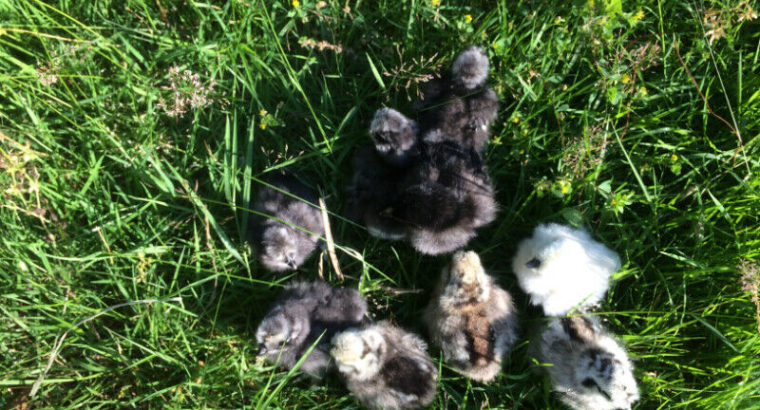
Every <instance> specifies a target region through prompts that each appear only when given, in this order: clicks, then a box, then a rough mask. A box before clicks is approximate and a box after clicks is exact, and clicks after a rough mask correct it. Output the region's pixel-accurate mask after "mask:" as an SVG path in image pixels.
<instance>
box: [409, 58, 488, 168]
mask: <svg viewBox="0 0 760 410" xmlns="http://www.w3.org/2000/svg"><path fill="white" fill-rule="evenodd" d="M488 70H489V64H488V56H487V55H486V53H485V51H484V50H483V49H482V48H481V47H477V46H470V47H467V48H466V49H464V51H462V52H461V53H459V55H458V56H457V57H456V59H455V60H454V63H453V64H452V65H451V68H450V69H449V70H448V71H447V72H446V73H444V75H443V76H442V77H441V78H439V79H434V80H432V81H430V82H429V83H428V85H427V87H426V89H425V91H424V95H425V97H424V98H423V99H422V100H421V101H420V102H418V103H417V104H416V106H417V108H418V113H419V114H418V117H419V124H420V129H421V130H422V140H423V141H424V142H426V143H436V142H441V141H454V142H457V143H459V144H461V145H462V146H465V147H468V148H471V149H473V150H475V152H477V153H478V154H479V155H482V154H483V151H484V150H485V148H486V145H487V144H488V139H489V138H490V135H491V131H490V126H491V123H492V122H493V121H494V120H495V119H496V116H497V112H498V109H499V98H498V96H497V95H496V93H495V92H494V91H493V90H492V89H491V88H490V87H488V85H487V84H486V79H487V78H488Z"/></svg>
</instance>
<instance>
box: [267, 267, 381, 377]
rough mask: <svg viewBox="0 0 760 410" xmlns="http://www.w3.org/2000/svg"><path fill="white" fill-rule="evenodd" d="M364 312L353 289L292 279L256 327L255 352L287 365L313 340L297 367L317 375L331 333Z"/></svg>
mask: <svg viewBox="0 0 760 410" xmlns="http://www.w3.org/2000/svg"><path fill="white" fill-rule="evenodd" d="M366 314H367V303H366V302H365V301H364V299H362V297H361V295H360V294H359V292H357V291H356V290H354V289H347V288H334V287H331V286H329V285H327V284H326V283H324V282H292V283H290V284H288V285H287V286H286V287H285V290H284V291H283V293H282V294H281V295H280V297H279V298H278V299H277V301H276V302H275V303H274V305H273V307H272V309H271V310H270V312H269V313H268V314H267V315H266V316H265V317H264V319H262V321H261V324H260V325H259V327H258V329H257V330H256V341H257V342H258V345H259V348H260V350H259V355H260V356H264V357H265V358H266V359H267V361H269V362H270V363H276V364H277V365H278V366H279V367H282V368H284V369H291V368H293V366H295V365H296V363H297V362H298V361H299V360H300V359H301V357H303V355H304V354H305V353H306V352H307V351H308V350H309V349H310V348H311V347H312V345H314V344H315V343H317V344H316V346H315V347H314V349H313V350H312V351H311V352H310V353H309V355H308V356H307V357H306V359H304V362H303V363H302V364H301V367H300V370H302V371H304V372H306V373H307V374H309V375H311V376H312V377H315V378H321V377H323V376H324V374H325V372H326V371H327V370H328V366H329V362H330V360H329V359H330V357H329V354H328V347H329V344H330V340H331V338H332V336H333V335H334V334H335V333H337V332H338V331H341V330H345V329H347V328H349V327H353V326H358V325H359V324H361V323H362V322H363V321H364V319H365V315H366ZM317 340H319V341H318V342H317Z"/></svg>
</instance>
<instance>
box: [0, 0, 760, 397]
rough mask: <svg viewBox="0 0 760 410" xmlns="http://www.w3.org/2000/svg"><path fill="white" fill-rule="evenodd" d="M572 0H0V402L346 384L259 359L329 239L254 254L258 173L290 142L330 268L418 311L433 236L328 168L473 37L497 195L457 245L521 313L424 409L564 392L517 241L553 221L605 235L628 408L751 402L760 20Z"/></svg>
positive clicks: (281, 158) (676, 7) (343, 160)
mask: <svg viewBox="0 0 760 410" xmlns="http://www.w3.org/2000/svg"><path fill="white" fill-rule="evenodd" d="M560 3H562V2H557V4H552V5H551V7H548V6H547V5H546V4H544V3H541V2H528V1H518V2H500V3H494V2H486V1H483V2H472V3H470V4H469V5H466V6H465V5H458V4H455V3H454V2H451V1H447V0H442V1H440V2H437V1H436V2H433V1H428V0H423V1H414V0H412V1H383V0H380V1H377V2H367V1H365V2H361V1H359V2H352V1H338V0H332V1H326V2H315V1H311V0H303V1H301V2H300V3H298V6H297V7H294V5H293V3H290V2H280V1H276V0H273V1H267V2H263V1H260V0H238V1H230V2H218V3H217V4H210V3H199V2H193V1H188V2H179V1H166V0H158V1H144V0H125V1H99V2H79V1H72V0H58V1H50V2H42V1H37V0H32V1H15V0H4V1H0V15H2V16H3V18H2V21H1V22H0V132H1V134H0V171H2V172H0V189H1V190H2V195H3V198H2V203H1V206H0V226H2V227H3V229H2V236H0V249H1V250H0V295H2V296H1V297H2V303H0V311H2V313H1V314H0V389H2V390H0V406H3V407H21V408H28V407H32V406H33V407H87V408H93V407H116V406H118V407H122V406H125V407H126V406H128V407H151V408H158V407H236V408H239V407H247V408H270V407H300V408H311V407H314V408H346V407H356V404H355V402H354V401H353V399H352V398H351V397H350V395H349V394H347V393H346V390H345V389H344V387H343V386H342V385H341V383H340V381H339V380H337V379H336V378H331V379H328V381H327V382H326V383H325V384H324V385H311V384H309V383H308V382H307V381H305V380H303V378H301V377H299V376H298V373H297V372H290V373H288V372H282V371H275V370H273V369H272V368H271V367H270V366H268V365H267V364H265V363H262V362H261V361H259V360H258V359H257V358H256V355H255V352H256V349H257V346H256V344H255V342H254V332H255V328H256V326H257V324H258V321H259V320H260V319H261V317H262V316H263V315H264V314H265V313H266V310H267V307H268V304H269V303H270V302H271V300H272V299H273V298H274V297H275V296H276V295H277V292H278V289H279V288H280V287H281V285H282V284H283V283H284V282H285V281H287V280H288V279H289V278H290V277H292V276H298V277H304V278H315V277H316V270H317V264H318V258H316V257H315V258H312V259H311V260H309V262H308V263H307V264H306V265H305V266H304V267H303V269H302V271H300V272H298V273H296V274H293V275H284V276H273V275H271V274H268V273H266V272H264V271H263V270H262V269H261V267H260V266H259V265H257V264H256V263H255V261H253V256H251V255H250V253H249V251H248V249H247V247H246V245H245V243H244V241H243V237H244V227H245V226H246V221H247V218H248V217H249V210H248V205H249V201H250V198H251V196H252V195H253V194H254V193H255V190H256V185H257V184H258V182H256V181H259V178H260V177H262V176H263V175H264V174H266V173H267V172H269V171H271V170H274V169H277V168H280V167H283V166H293V167H295V168H297V169H298V170H299V171H300V172H301V173H302V174H303V175H304V176H306V178H307V179H308V180H309V181H311V182H312V183H313V185H314V187H316V188H318V189H319V190H320V191H321V192H322V194H323V195H324V197H325V199H326V202H327V206H328V208H329V209H330V212H331V214H332V224H333V234H334V236H335V238H336V241H337V245H338V248H339V255H338V256H339V259H340V262H341V265H342V268H343V272H344V273H345V274H347V275H348V276H349V278H348V279H347V280H346V283H345V284H346V286H352V287H358V288H359V289H360V290H361V291H362V293H363V294H364V295H365V296H366V297H367V298H368V300H369V301H370V303H371V310H372V312H373V314H374V315H375V317H376V318H378V319H386V318H387V319H391V320H393V321H395V322H397V323H399V324H401V325H403V326H405V327H407V328H409V329H412V330H416V331H421V330H422V329H421V323H420V320H419V318H420V315H421V310H422V309H423V307H424V306H425V304H426V299H427V297H428V295H429V294H430V291H431V290H432V284H433V283H434V281H435V280H436V279H437V277H438V273H439V271H440V268H441V267H442V266H443V265H444V264H445V263H446V258H445V257H439V258H431V257H424V256H421V255H419V254H417V253H415V252H414V251H413V250H412V249H411V248H410V247H408V246H407V245H404V244H402V243H392V242H386V241H380V240H376V239H372V238H370V237H369V236H368V235H367V232H366V231H365V230H364V229H363V228H362V227H360V226H357V225H355V224H352V223H350V222H349V221H347V220H345V218H343V217H342V215H344V214H345V209H344V187H345V185H346V183H347V182H348V181H349V180H350V177H351V165H350V164H351V157H352V154H353V152H354V150H355V148H356V147H357V146H359V145H361V144H364V143H366V142H367V135H366V128H367V124H368V123H369V119H370V118H371V116H372V114H373V112H374V110H375V109H377V108H378V107H380V106H383V105H387V106H391V107H397V108H399V109H400V110H402V111H404V112H406V113H409V114H411V113H412V111H411V105H412V103H413V101H414V100H415V99H416V98H418V90H419V89H420V86H421V84H422V83H423V82H424V81H425V80H426V79H427V78H428V77H427V76H428V75H429V74H430V73H431V72H433V71H435V70H439V69H443V68H446V67H447V66H448V64H449V63H450V62H451V59H452V57H453V56H454V55H455V54H456V53H457V52H458V51H459V50H461V49H462V48H463V47H464V46H465V45H467V44H481V45H483V46H484V47H487V48H488V50H489V54H490V57H491V62H492V73H491V77H490V82H491V84H492V85H493V87H494V88H495V89H496V90H497V92H498V93H499V95H500V97H501V104H502V106H501V109H500V112H499V118H498V120H497V123H496V124H495V126H494V129H493V131H494V137H493V140H492V144H491V145H490V147H489V149H488V163H489V166H490V172H491V175H492V177H493V179H494V181H495V184H496V186H497V189H498V199H499V202H500V204H501V212H500V216H499V218H498V219H497V221H496V222H495V223H493V224H492V225H491V226H489V227H488V228H486V229H483V230H482V231H481V232H480V235H479V237H478V238H477V240H475V241H474V242H472V243H471V244H470V248H471V249H474V250H476V251H478V252H479V253H480V254H481V257H482V259H483V261H484V264H485V265H486V267H487V269H488V271H489V272H490V273H492V274H494V275H495V276H496V277H498V278H499V281H500V282H501V283H502V284H503V285H504V286H505V287H506V288H507V289H509V290H510V291H511V292H512V294H513V295H514V297H515V298H516V300H517V302H518V308H519V309H520V312H521V317H522V319H523V320H522V327H523V329H524V332H523V335H524V336H526V337H525V338H524V339H522V341H521V342H520V343H519V344H518V345H517V347H516V348H515V349H514V350H513V351H512V353H511V355H510V357H509V360H508V361H507V363H506V364H505V366H504V371H503V373H502V375H501V376H500V377H499V379H498V380H497V382H495V383H494V384H491V385H488V386H484V385H480V384H477V383H470V382H469V381H468V380H467V379H465V378H463V377H461V376H459V375H457V374H456V373H454V372H453V371H451V370H450V369H447V368H446V367H445V365H444V364H441V366H442V374H441V380H440V383H439V394H438V396H437V398H436V401H435V403H434V407H435V408H449V407H456V406H460V407H463V408H480V407H481V406H490V407H500V408H508V407H511V408H560V407H561V404H560V403H559V401H558V400H557V399H556V397H554V396H553V395H552V394H551V393H550V390H549V388H548V387H547V384H546V383H545V381H544V380H543V378H542V376H541V375H540V374H537V373H536V372H534V371H533V369H534V363H533V360H532V358H531V357H530V356H529V355H528V351H529V342H528V338H527V335H529V334H530V329H531V328H534V327H535V326H537V325H539V324H540V323H541V320H542V318H541V315H540V312H539V311H538V310H537V309H536V308H534V307H531V306H529V304H528V301H527V299H526V298H525V296H524V295H523V294H522V293H521V292H520V290H519V289H518V287H517V286H516V282H515V279H514V276H513V275H512V273H511V271H510V268H509V261H510V255H512V253H513V252H514V250H515V247H516V243H517V242H518V241H519V240H520V239H521V238H523V237H525V236H526V235H528V234H529V233H530V231H531V230H532V228H533V227H534V226H535V225H536V223H538V222H544V221H557V222H562V223H569V224H573V225H576V226H583V227H586V228H587V229H589V230H590V231H592V232H593V234H594V236H596V237H597V238H599V239H600V240H602V241H604V242H605V243H607V244H609V246H611V247H612V248H614V249H616V250H618V251H619V252H620V254H621V257H622V259H623V261H624V267H623V269H622V270H621V271H620V272H619V273H618V274H617V281H616V283H615V284H614V285H613V287H612V288H611V289H610V292H609V294H608V297H607V299H606V301H605V303H604V304H603V305H602V307H601V308H600V309H599V311H598V314H599V315H602V316H603V317H604V318H605V319H606V320H607V322H608V326H609V327H610V329H611V330H612V331H613V332H614V333H615V334H617V335H618V336H619V337H620V338H621V339H622V340H623V341H624V342H625V344H626V345H627V346H628V349H629V350H630V353H631V356H632V357H633V359H634V362H635V366H636V376H637V379H638V380H639V384H640V388H641V392H642V399H641V401H640V402H639V403H638V405H637V407H638V408H740V409H746V408H753V407H754V408H758V407H760V365H759V364H758V354H760V343H758V342H759V341H760V334H759V333H758V323H757V322H756V306H755V305H756V304H757V303H758V302H757V289H758V286H760V285H759V284H758V282H760V278H758V274H757V272H756V269H757V263H758V259H759V254H760V251H759V249H760V224H758V213H759V212H760V176H758V170H760V168H759V164H758V161H759V160H758V158H760V156H759V155H758V154H759V153H760V143H759V142H760V139H758V136H759V135H760V114H759V113H760V91H758V90H760V76H758V72H760V63H759V62H758V60H760V29H759V28H760V20H757V19H754V20H751V19H750V18H751V17H752V16H751V15H748V14H747V12H748V4H749V3H747V2H746V1H743V2H739V1H736V0H728V1H725V2H697V1H687V2H682V1H674V0H662V1H658V2H645V1H627V2H622V1H620V0H596V1H589V2H585V1H575V2H567V4H560ZM754 7H755V9H757V5H756V4H755V5H754ZM468 15H469V16H470V18H471V19H472V20H471V21H468V20H469V19H468V18H467V16H468ZM742 15H744V18H742ZM740 19H741V20H740ZM173 67H177V69H178V70H177V71H174V70H172V68H173ZM185 70H189V71H190V72H191V74H187V75H185V74H183V73H184V71H185ZM192 74H198V77H197V78H193V77H192ZM212 79H213V84H212ZM194 81H195V82H196V83H195V84H194V83H193V82H194ZM172 84H174V85H175V87H176V88H177V89H178V90H180V94H181V95H182V96H184V97H187V98H191V97H192V96H193V94H195V97H196V99H195V100H194V101H193V103H192V104H190V103H189V102H188V101H175V100H174V95H173V92H172V89H171V85H172ZM327 265H329V264H326V266H327ZM752 269H755V273H754V274H753V273H752ZM327 276H328V280H330V281H331V282H334V283H337V279H336V278H335V276H334V274H333V273H331V272H330V271H329V270H328V272H327ZM742 277H744V279H742ZM399 289H402V290H405V289H415V290H419V291H420V292H421V293H417V294H414V293H404V292H398V291H397V290H399ZM753 292H754V296H753ZM177 298H179V299H177ZM139 301H143V302H139ZM131 302H134V303H131ZM753 302H754V303H753ZM109 308H113V309H110V310H108V311H106V312H103V311H104V310H106V309H109ZM64 335H66V338H65V339H63V340H62V337H63V336H64ZM59 343H60V344H59ZM56 347H59V349H56ZM54 351H57V355H55V357H54V358H53V360H52V361H51V362H50V363H51V365H50V368H49V370H48V371H47V372H46V373H44V377H42V378H40V375H41V374H43V371H44V370H46V369H45V366H46V365H47V364H48V361H49V360H50V359H51V354H52V353H53V352H54ZM431 353H432V354H433V356H434V358H435V359H436V360H438V359H439V358H440V354H439V353H438V352H437V351H433V350H432V349H431ZM38 379H40V380H42V382H41V384H40V385H39V390H38V391H36V392H35V394H34V396H33V397H31V393H32V387H33V385H34V384H35V382H36V381H37V380H38Z"/></svg>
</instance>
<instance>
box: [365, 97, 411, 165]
mask: <svg viewBox="0 0 760 410" xmlns="http://www.w3.org/2000/svg"><path fill="white" fill-rule="evenodd" d="M418 133H419V127H418V126H417V122H416V121H414V120H411V119H409V118H407V117H405V116H404V115H403V114H401V113H400V112H398V111H396V110H394V109H392V108H381V109H379V110H377V111H375V116H374V117H373V118H372V123H370V127H369V135H370V137H371V138H372V141H373V143H374V144H375V150H376V151H377V152H378V154H380V156H381V157H382V158H383V159H384V160H385V161H386V162H388V163H389V164H390V165H392V166H395V167H404V166H406V165H408V164H409V162H410V161H411V160H413V159H414V158H415V157H416V156H417V154H418V146H419V144H418V135H417V134H418Z"/></svg>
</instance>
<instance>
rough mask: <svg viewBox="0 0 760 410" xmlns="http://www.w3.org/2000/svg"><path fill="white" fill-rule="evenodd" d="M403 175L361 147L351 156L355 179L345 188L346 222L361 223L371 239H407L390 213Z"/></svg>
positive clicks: (403, 170) (404, 225)
mask: <svg viewBox="0 0 760 410" xmlns="http://www.w3.org/2000/svg"><path fill="white" fill-rule="evenodd" d="M404 172H405V169H404V168H397V167H394V166H391V165H389V164H388V163H387V162H385V161H384V160H383V158H382V157H381V156H380V154H378V152H377V151H376V150H375V149H374V147H370V146H365V147H361V148H360V149H359V150H358V151H357V153H356V155H355V156H354V176H353V180H352V182H351V184H350V185H349V187H348V195H347V196H348V201H347V210H348V216H349V218H351V219H353V220H355V221H358V222H359V223H363V224H364V225H365V226H366V227H367V230H368V231H369V233H370V235H372V236H374V237H377V238H382V239H391V240H399V239H404V238H406V232H407V229H406V224H405V223H404V222H403V221H401V220H399V219H398V218H395V217H394V216H393V215H392V213H391V210H392V209H393V206H394V204H395V202H396V199H397V197H398V187H397V184H398V183H399V181H401V180H402V179H403V175H404Z"/></svg>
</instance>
